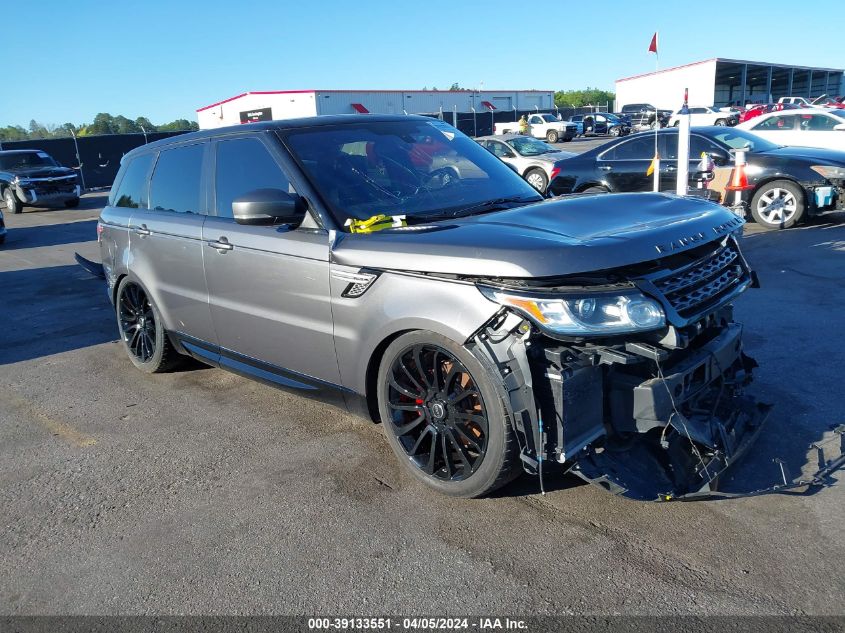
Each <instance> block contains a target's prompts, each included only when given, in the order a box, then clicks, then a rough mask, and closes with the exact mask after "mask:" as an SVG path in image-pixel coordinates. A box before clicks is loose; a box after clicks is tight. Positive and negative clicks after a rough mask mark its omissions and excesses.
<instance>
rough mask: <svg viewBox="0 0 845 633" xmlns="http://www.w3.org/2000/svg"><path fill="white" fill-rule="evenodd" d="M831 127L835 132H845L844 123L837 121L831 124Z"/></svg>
mask: <svg viewBox="0 0 845 633" xmlns="http://www.w3.org/2000/svg"><path fill="white" fill-rule="evenodd" d="M833 129H834V130H835V131H837V132H845V123H837V124H836V125H834V126H833Z"/></svg>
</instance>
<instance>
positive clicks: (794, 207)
mask: <svg viewBox="0 0 845 633" xmlns="http://www.w3.org/2000/svg"><path fill="white" fill-rule="evenodd" d="M805 209H806V205H805V204H804V192H803V191H802V189H801V187H799V186H798V185H796V184H795V183H794V182H791V181H789V180H773V181H772V182H767V183H766V184H765V185H763V186H762V187H760V188H759V189H758V190H757V191H756V192H755V193H754V196H753V197H752V198H751V215H752V216H753V217H754V220H755V221H756V222H757V224H759V225H760V226H762V227H763V228H765V229H770V230H774V229H789V228H792V227H793V226H795V225H796V224H798V223H799V222H801V220H802V219H803V218H804V211H805Z"/></svg>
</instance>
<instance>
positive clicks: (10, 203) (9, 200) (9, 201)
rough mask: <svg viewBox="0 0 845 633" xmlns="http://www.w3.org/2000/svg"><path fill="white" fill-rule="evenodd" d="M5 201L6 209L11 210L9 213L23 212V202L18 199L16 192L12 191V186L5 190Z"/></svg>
mask: <svg viewBox="0 0 845 633" xmlns="http://www.w3.org/2000/svg"><path fill="white" fill-rule="evenodd" d="M3 202H5V203H6V210H7V211H9V213H22V212H23V203H22V202H21V201H20V200H18V197H17V196H16V195H15V192H14V191H12V188H11V187H8V188H7V189H6V191H4V192H3Z"/></svg>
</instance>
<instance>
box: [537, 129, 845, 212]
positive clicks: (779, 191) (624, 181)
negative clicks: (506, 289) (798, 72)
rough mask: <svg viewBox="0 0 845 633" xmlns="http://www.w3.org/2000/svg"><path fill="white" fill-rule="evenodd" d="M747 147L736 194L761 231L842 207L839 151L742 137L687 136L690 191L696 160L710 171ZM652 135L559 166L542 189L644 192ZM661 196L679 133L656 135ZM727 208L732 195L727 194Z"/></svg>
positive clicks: (723, 132) (673, 166)
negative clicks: (705, 158) (742, 182)
mask: <svg viewBox="0 0 845 633" xmlns="http://www.w3.org/2000/svg"><path fill="white" fill-rule="evenodd" d="M743 147H746V148H747V150H746V151H747V152H748V153H747V154H746V156H747V162H748V166H747V168H746V174H747V176H748V186H749V188H748V189H746V190H745V191H743V192H742V198H743V201H744V202H745V203H746V204H747V205H748V207H749V209H750V211H751V214H752V216H753V217H754V220H755V221H756V222H758V223H759V224H760V225H762V226H764V227H766V228H789V227H791V226H793V225H795V224H798V223H800V222H801V221H803V220H805V219H806V218H807V217H808V216H810V215H812V214H815V213H819V212H822V211H828V210H832V209H837V208H840V209H841V208H843V203H845V152H838V151H831V150H824V149H816V148H807V147H782V146H780V145H775V144H774V143H771V142H769V141H766V140H764V139H762V138H760V137H759V136H755V135H754V134H751V133H749V132H745V131H744V130H737V129H734V128H728V127H721V126H713V127H694V128H692V132H691V134H690V169H689V171H690V184H691V185H692V186H695V180H696V173H697V166H698V163H699V161H700V157H701V153H702V152H707V153H708V154H710V156H712V158H713V161H714V163H715V164H716V166H717V167H731V166H732V165H733V155H732V154H731V153H730V152H731V150H734V149H740V148H743ZM654 148H655V133H654V132H643V133H642V134H635V135H633V136H629V137H627V138H624V139H620V140H616V141H611V142H610V143H607V144H605V145H602V146H600V147H597V148H595V149H592V150H590V151H587V152H584V153H583V154H579V155H578V156H574V157H573V158H569V159H567V160H564V161H561V162H560V163H558V167H560V171H559V173H558V174H557V176H556V177H555V178H554V179H553V180H552V181H551V182H550V183H549V192H550V193H551V194H552V195H564V194H571V193H584V192H611V193H618V192H626V191H651V190H652V187H653V176H650V175H647V171H648V168H649V165H650V164H651V161H652V158H653V157H654ZM657 149H658V151H659V152H660V190H661V191H675V189H676V178H677V170H678V130H677V129H672V128H669V129H664V130H659V131H658V132H657ZM728 198H729V199H728V200H723V202H726V203H731V202H733V194H732V193H729V194H728Z"/></svg>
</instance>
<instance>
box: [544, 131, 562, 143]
mask: <svg viewBox="0 0 845 633" xmlns="http://www.w3.org/2000/svg"><path fill="white" fill-rule="evenodd" d="M559 138H560V136H559V135H558V133H557V131H556V130H549V131H548V132H546V140H547V141H548V142H549V143H557V141H558V139H559Z"/></svg>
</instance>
